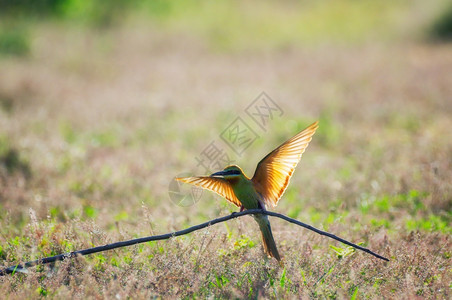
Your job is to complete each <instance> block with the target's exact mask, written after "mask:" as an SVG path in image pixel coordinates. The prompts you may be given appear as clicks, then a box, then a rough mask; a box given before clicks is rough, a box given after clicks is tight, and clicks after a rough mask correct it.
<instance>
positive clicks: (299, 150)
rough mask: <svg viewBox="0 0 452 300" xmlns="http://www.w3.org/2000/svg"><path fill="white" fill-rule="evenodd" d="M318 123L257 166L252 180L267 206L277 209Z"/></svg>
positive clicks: (280, 147) (271, 153)
mask: <svg viewBox="0 0 452 300" xmlns="http://www.w3.org/2000/svg"><path fill="white" fill-rule="evenodd" d="M318 123H319V122H318V121H317V122H315V123H313V124H312V125H310V126H309V127H308V128H306V129H305V130H303V131H302V132H300V133H299V134H297V135H296V136H294V137H293V138H291V139H290V140H288V141H287V142H285V143H284V144H282V145H281V146H279V147H278V148H276V149H275V150H273V151H272V152H270V153H269V154H268V155H267V156H266V157H264V159H262V160H261V161H260V162H259V164H258V165H257V168H256V172H255V173H254V176H253V178H252V179H251V180H252V181H253V183H254V186H255V188H256V190H257V191H258V192H259V193H260V194H261V195H262V196H263V198H264V202H265V204H266V205H267V206H271V207H275V206H276V205H277V204H278V201H279V199H280V198H281V196H282V195H283V194H284V191H285V190H286V188H287V186H288V185H289V180H290V177H291V176H292V173H293V171H294V170H295V167H296V166H297V164H298V162H299V161H300V158H301V155H302V154H303V152H304V151H305V149H306V148H307V147H308V145H309V142H310V141H311V139H312V136H313V135H314V133H315V131H316V129H317V128H318V127H319V125H318Z"/></svg>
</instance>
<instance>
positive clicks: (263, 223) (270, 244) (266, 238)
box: [254, 215, 281, 261]
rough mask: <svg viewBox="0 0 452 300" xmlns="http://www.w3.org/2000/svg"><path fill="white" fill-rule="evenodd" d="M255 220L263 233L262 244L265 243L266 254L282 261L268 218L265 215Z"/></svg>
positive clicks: (256, 217) (255, 217)
mask: <svg viewBox="0 0 452 300" xmlns="http://www.w3.org/2000/svg"><path fill="white" fill-rule="evenodd" d="M254 219H255V220H256V222H257V223H258V224H259V228H260V230H261V233H262V242H263V243H264V251H265V253H266V254H267V255H269V256H271V257H274V258H276V260H277V261H281V257H280V256H279V253H278V249H277V248H276V243H275V240H274V239H273V234H272V228H271V226H270V221H269V220H268V217H267V216H263V215H255V216H254Z"/></svg>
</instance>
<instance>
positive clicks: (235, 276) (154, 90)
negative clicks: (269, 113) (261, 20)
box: [0, 14, 452, 299]
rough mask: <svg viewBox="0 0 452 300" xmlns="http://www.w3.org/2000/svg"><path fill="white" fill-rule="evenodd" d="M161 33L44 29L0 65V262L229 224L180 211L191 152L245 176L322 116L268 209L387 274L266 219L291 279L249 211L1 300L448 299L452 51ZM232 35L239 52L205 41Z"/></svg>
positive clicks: (209, 204)
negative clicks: (237, 142)
mask: <svg viewBox="0 0 452 300" xmlns="http://www.w3.org/2000/svg"><path fill="white" fill-rule="evenodd" d="M264 16H265V14H264ZM212 18H213V17H212ZM294 18H295V17H294ZM140 20H142V19H140ZM277 20H278V19H277ZM289 21H290V20H289ZM162 22H163V21H162ZM231 23H232V26H234V24H235V23H237V21H234V20H232V21H231ZM182 24H184V23H182ZM404 24H405V23H403V24H402V25H400V27H398V28H399V30H400V31H403V30H404V29H405V27H404V26H405V25H404ZM162 26H165V27H164V28H166V31H164V32H162V31H161V30H159V29H158V28H159V27H158V26H157V27H156V26H149V24H148V23H146V22H142V21H131V22H129V23H127V24H126V25H123V26H119V27H113V28H99V29H95V30H88V29H87V28H85V27H79V26H74V25H73V24H71V23H69V24H67V23H64V22H62V23H61V22H60V21H50V22H40V23H38V24H37V25H36V26H34V27H33V29H31V30H30V32H31V33H30V35H31V42H30V43H31V46H30V49H31V50H30V51H31V53H30V54H29V55H28V56H26V57H17V56H2V57H1V59H0V70H1V71H0V108H1V109H0V211H1V214H0V233H1V234H0V261H1V265H2V266H10V265H13V264H16V263H18V262H23V261H27V260H33V259H37V258H41V257H45V256H50V255H55V254H60V253H64V252H68V251H73V250H79V249H84V248H88V247H92V246H97V245H103V244H105V243H110V242H115V241H120V240H127V239H131V238H135V237H142V236H147V235H153V234H161V233H167V232H171V231H173V230H178V229H183V228H185V227H188V226H191V225H195V224H197V223H201V222H204V221H207V220H210V219H213V218H216V217H218V216H223V215H227V214H229V213H231V212H232V211H236V208H235V207H233V206H232V205H230V204H229V203H227V202H226V201H225V200H223V199H221V198H219V197H217V196H214V195H213V194H211V193H208V192H205V193H203V194H202V196H201V198H200V199H199V201H197V202H196V203H194V204H192V205H188V206H182V205H177V203H174V202H173V201H172V200H171V198H170V196H169V184H170V182H171V181H172V178H173V177H174V176H176V175H178V174H181V173H184V172H192V173H197V174H203V173H204V169H203V168H202V167H201V166H198V162H197V160H196V158H200V157H201V156H202V152H203V150H205V149H206V147H207V146H208V145H209V144H210V143H211V142H214V143H215V145H217V146H218V147H219V148H221V149H222V150H223V151H224V152H225V153H227V154H228V155H229V156H230V158H231V159H232V160H234V163H237V164H239V165H241V166H242V167H243V169H244V171H245V172H246V173H247V174H248V175H252V174H253V172H254V168H255V165H256V164H257V162H258V161H259V160H260V159H261V158H262V157H263V156H264V155H265V154H267V153H268V152H269V151H271V150H272V149H273V148H275V147H276V146H277V145H279V144H280V143H281V142H283V141H285V140H286V139H287V138H289V137H291V136H292V135H294V134H295V133H297V132H298V131H300V130H301V129H303V128H304V127H305V126H307V125H309V124H310V123H312V122H313V121H315V120H319V121H320V124H319V126H320V127H319V130H318V132H317V133H316V135H315V136H314V138H313V140H312V142H311V144H310V146H309V147H308V149H307V151H306V152H305V154H304V155H303V158H302V160H301V162H300V164H299V165H298V167H297V169H296V171H295V173H294V176H293V177H292V179H291V183H290V186H289V188H288V190H287V191H286V193H285V195H284V197H283V199H282V200H281V201H280V203H279V205H278V206H277V207H276V209H275V211H277V212H279V213H283V214H286V215H288V216H290V217H293V218H296V219H298V220H300V221H303V222H306V223H309V224H311V225H313V226H315V227H318V228H321V229H324V230H327V231H329V232H331V233H333V234H336V235H338V236H341V237H343V238H346V239H348V240H350V241H352V242H355V243H362V245H364V246H366V247H368V248H370V249H371V250H373V251H375V252H377V253H380V254H382V255H384V256H386V257H388V258H390V262H383V261H380V260H377V259H376V258H373V257H371V256H370V255H368V254H365V253H362V252H359V251H351V250H350V249H349V248H348V247H346V246H344V245H342V244H340V243H337V242H335V241H333V240H331V239H328V238H326V237H322V236H319V235H317V234H315V233H313V232H310V231H307V230H305V229H302V228H300V227H296V226H295V225H291V224H288V223H286V222H283V221H281V220H279V219H271V222H272V227H273V234H274V236H275V240H276V242H277V245H278V248H279V251H280V253H281V254H282V256H283V257H284V261H285V265H284V267H281V266H280V265H279V264H278V263H277V262H276V261H275V260H272V259H267V258H265V257H264V254H263V249H262V246H261V241H260V235H259V233H258V231H257V229H258V228H257V224H256V223H255V222H254V221H253V220H252V219H251V217H248V216H246V217H243V218H239V219H236V220H232V221H229V222H228V223H222V224H220V225H216V226H214V227H211V228H209V229H207V230H201V231H197V232H195V233H193V234H189V235H185V236H182V237H178V238H173V239H171V240H167V241H160V242H155V243H146V244H142V245H138V246H132V247H129V248H121V249H116V250H114V251H109V252H103V253H99V254H95V255H91V256H86V257H80V258H77V259H75V260H72V261H65V262H60V263H56V264H54V265H53V266H52V267H51V268H50V267H48V266H38V267H36V268H30V269H29V270H28V271H29V273H28V274H22V273H16V274H15V275H14V276H4V277H1V278H0V287H1V289H2V291H3V292H4V295H6V296H7V297H9V298H19V297H21V298H27V299H28V298H34V297H37V296H43V297H44V296H47V297H52V298H64V297H67V298H87V297H88V298H108V299H110V298H117V299H123V298H127V297H133V298H149V297H154V296H163V297H179V298H188V297H196V296H198V297H212V296H213V297H221V298H230V297H239V298H246V297H255V296H262V297H268V298H293V297H305V298H353V299H358V298H375V297H378V298H398V299H413V298H415V297H421V298H443V299H448V298H450V297H451V294H452V291H451V288H452V286H451V284H452V263H451V255H452V253H451V249H452V245H451V244H452V241H451V238H450V237H451V233H452V227H451V223H452V214H451V211H452V180H451V179H452V131H451V128H452V76H450V74H451V73H452V45H451V44H450V43H449V44H448V43H437V42H434V43H432V42H426V41H424V40H421V39H416V38H413V39H410V38H407V39H399V38H394V36H389V37H386V36H385V37H384V38H380V39H378V40H373V39H370V40H368V39H362V40H359V41H354V39H355V37H356V36H358V37H359V36H361V35H360V33H358V34H356V35H355V33H353V32H352V33H351V37H352V38H351V40H352V41H347V43H341V42H337V41H334V40H333V41H331V39H325V40H321V39H319V40H315V41H311V37H310V36H309V35H306V37H305V39H304V40H303V41H302V42H301V43H300V44H297V43H295V44H291V43H288V42H287V40H286V39H285V38H284V36H285V35H284V33H285V31H284V28H283V29H281V28H280V29H281V32H280V33H279V35H278V36H277V37H278V38H275V37H270V39H271V41H273V42H274V44H272V46H271V47H266V48H262V47H261V45H260V44H259V43H258V44H254V43H251V45H250V44H247V42H246V39H245V38H244V37H243V36H241V35H240V34H237V36H235V37H234V36H233V35H231V34H230V33H228V32H226V33H225V32H216V31H214V32H213V33H210V34H212V35H214V38H212V37H209V35H204V34H203V33H201V34H197V35H196V34H193V35H189V34H186V32H184V31H183V30H179V29H180V27H183V26H182V25H180V24H179V23H175V24H173V23H170V24H164V25H162ZM192 26H193V27H194V28H197V27H196V26H197V25H196V24H195V25H193V24H192ZM236 26H238V25H237V24H236ZM218 28H221V27H218ZM218 28H217V29H218ZM400 28H402V29H400ZM248 30H251V29H249V28H248ZM253 30H254V29H253ZM238 31H239V30H238ZM234 32H235V31H234ZM222 34H223V36H226V37H228V38H230V39H224V40H221V39H220V43H219V44H217V43H212V42H211V41H212V40H213V41H215V42H218V39H217V38H216V37H218V36H220V37H221V36H222ZM206 36H207V37H206ZM231 36H232V38H231ZM280 36H283V38H279V37H280ZM378 36H379V37H380V35H378ZM225 40H226V41H225ZM231 40H232V42H231ZM263 91H264V92H265V93H266V94H267V95H268V96H269V97H270V98H271V99H272V100H273V101H274V102H275V103H276V104H277V105H278V106H279V108H280V110H281V112H280V113H278V114H275V115H273V118H272V119H270V120H268V123H267V124H266V127H265V129H262V128H261V127H259V126H257V124H256V123H255V122H254V121H253V120H252V118H251V117H250V116H249V115H248V114H247V113H246V109H247V107H248V106H249V105H250V104H251V103H252V102H253V101H254V100H255V99H256V97H257V96H258V95H260V94H261V92H263ZM237 117H240V118H241V119H242V120H243V121H244V122H246V123H247V124H248V125H249V126H250V127H251V128H252V129H253V130H254V131H255V132H256V133H257V134H258V136H259V138H257V139H256V141H255V142H253V143H252V144H251V145H250V146H249V147H248V148H247V149H246V150H245V151H244V152H243V154H241V155H238V154H235V153H234V152H233V151H232V150H231V149H230V148H228V146H227V145H226V144H225V143H224V141H222V139H221V137H220V135H221V134H222V133H223V132H224V130H225V129H226V128H228V126H229V125H230V124H231V123H232V122H233V121H234V120H235V119H236V118H237ZM212 168H214V167H213V166H212Z"/></svg>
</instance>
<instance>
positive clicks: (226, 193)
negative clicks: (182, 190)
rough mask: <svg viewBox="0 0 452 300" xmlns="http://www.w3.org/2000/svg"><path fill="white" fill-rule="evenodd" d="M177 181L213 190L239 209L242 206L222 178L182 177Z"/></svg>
mask: <svg viewBox="0 0 452 300" xmlns="http://www.w3.org/2000/svg"><path fill="white" fill-rule="evenodd" d="M176 180H179V181H182V182H185V183H190V184H193V185H196V186H199V187H202V188H204V189H208V190H211V191H212V192H215V193H217V194H218V195H220V196H222V197H224V198H226V200H228V201H230V202H232V203H233V204H235V205H237V206H238V207H241V206H242V203H241V202H240V200H239V199H237V197H236V196H235V194H234V190H233V189H232V187H231V185H230V184H229V183H228V182H227V181H226V180H224V179H222V178H217V177H203V176H197V177H181V178H176Z"/></svg>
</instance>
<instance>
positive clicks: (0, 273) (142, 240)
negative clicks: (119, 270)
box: [0, 209, 389, 276]
mask: <svg viewBox="0 0 452 300" xmlns="http://www.w3.org/2000/svg"><path fill="white" fill-rule="evenodd" d="M250 214H264V215H269V216H272V217H277V218H280V219H283V220H285V221H287V222H290V223H293V224H296V225H298V226H301V227H304V228H306V229H309V230H312V231H314V232H316V233H318V234H320V235H324V236H327V237H330V238H332V239H334V240H336V241H339V242H341V243H344V244H347V245H349V246H352V247H354V248H356V249H358V250H361V251H364V252H367V253H369V254H371V255H373V256H375V257H377V258H379V259H382V260H385V261H389V259H387V258H385V257H383V256H381V255H379V254H377V253H375V252H372V251H371V250H369V249H367V248H364V247H361V246H358V245H356V244H353V243H351V242H349V241H347V240H344V239H342V238H340V237H337V236H335V235H334V234H331V233H328V232H325V231H322V230H320V229H317V228H315V227H312V226H310V225H307V224H305V223H302V222H300V221H298V220H295V219H292V218H289V217H287V216H285V215H282V214H278V213H275V212H271V211H266V210H262V209H249V210H245V211H242V212H234V213H232V214H230V215H228V216H224V217H221V218H218V219H214V220H210V221H208V222H205V223H202V224H199V225H195V226H192V227H189V228H186V229H183V230H180V231H175V232H172V233H167V234H161V235H154V236H148V237H143V238H138V239H133V240H128V241H123V242H117V243H113V244H107V245H104V246H98V247H94V248H88V249H84V250H78V251H73V252H68V253H64V254H60V255H55V256H51V257H45V258H41V259H37V260H33V261H29V262H26V263H24V264H23V265H22V264H18V265H15V266H11V267H9V268H5V269H2V270H0V276H3V275H6V274H11V273H14V272H16V271H20V270H22V269H24V268H27V267H33V266H36V265H39V264H48V263H52V262H55V261H61V260H65V259H68V258H73V257H76V256H83V255H88V254H93V253H97V252H102V251H107V250H112V249H116V248H121V247H127V246H132V245H136V244H141V243H146V242H150V241H158V240H166V239H169V238H172V237H176V236H180V235H184V234H187V233H190V232H193V231H196V230H200V229H203V228H206V227H208V226H211V225H215V224H218V223H221V222H225V221H228V220H231V219H235V218H238V217H242V216H245V215H250Z"/></svg>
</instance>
